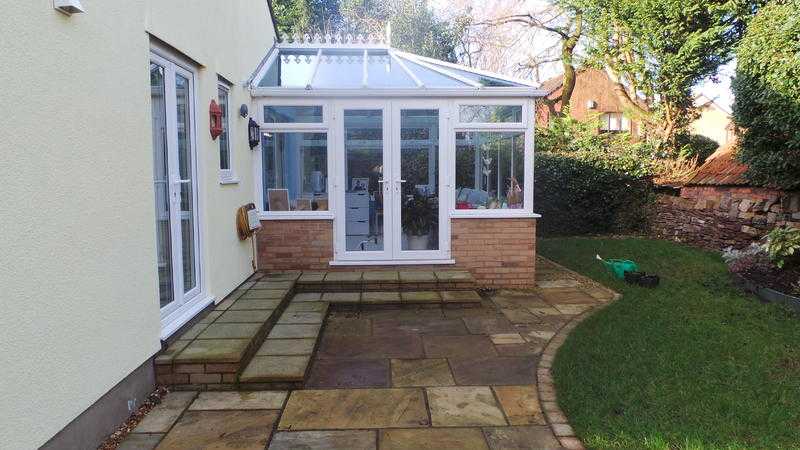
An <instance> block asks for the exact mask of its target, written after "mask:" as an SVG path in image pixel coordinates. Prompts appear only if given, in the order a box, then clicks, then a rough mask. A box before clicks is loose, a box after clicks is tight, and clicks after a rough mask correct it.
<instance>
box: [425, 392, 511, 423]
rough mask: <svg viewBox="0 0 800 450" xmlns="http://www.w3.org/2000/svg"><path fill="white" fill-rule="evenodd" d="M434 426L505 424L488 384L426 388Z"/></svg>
mask: <svg viewBox="0 0 800 450" xmlns="http://www.w3.org/2000/svg"><path fill="white" fill-rule="evenodd" d="M426 391H427V393H428V404H429V406H430V410H431V421H432V425H433V426H434V427H472V426H492V425H506V419H505V418H504V417H503V412H502V411H501V410H500V408H499V406H498V405H497V402H496V401H495V399H494V394H492V391H491V389H489V387H488V386H451V387H432V388H426Z"/></svg>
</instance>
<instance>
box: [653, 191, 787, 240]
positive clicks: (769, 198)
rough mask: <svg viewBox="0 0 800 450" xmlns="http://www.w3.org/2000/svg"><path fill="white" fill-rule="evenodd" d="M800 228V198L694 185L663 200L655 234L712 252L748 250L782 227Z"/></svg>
mask: <svg viewBox="0 0 800 450" xmlns="http://www.w3.org/2000/svg"><path fill="white" fill-rule="evenodd" d="M783 225H789V226H793V227H800V193H797V192H794V193H791V192H782V191H777V190H774V189H764V188H754V187H736V186H732V187H731V186H688V187H684V188H683V189H681V193H680V196H668V195H659V197H658V201H657V202H656V204H655V207H654V211H653V215H652V221H651V233H652V234H653V235H654V236H655V237H658V238H662V239H671V240H675V241H679V242H686V243H688V244H692V245H695V246H699V247H703V248H708V249H712V250H721V249H723V248H726V247H735V248H742V247H746V246H748V245H750V243H751V242H753V241H755V240H757V239H760V238H761V237H762V236H764V235H765V234H766V233H768V232H769V231H770V230H771V229H773V228H775V227H777V226H783Z"/></svg>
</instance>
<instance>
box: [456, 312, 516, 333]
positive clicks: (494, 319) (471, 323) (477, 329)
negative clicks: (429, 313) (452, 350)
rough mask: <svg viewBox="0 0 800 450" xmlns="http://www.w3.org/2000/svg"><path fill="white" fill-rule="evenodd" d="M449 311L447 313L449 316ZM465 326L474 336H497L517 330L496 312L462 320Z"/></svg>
mask: <svg viewBox="0 0 800 450" xmlns="http://www.w3.org/2000/svg"><path fill="white" fill-rule="evenodd" d="M448 312H449V311H445V315H447V313H448ZM462 320H463V321H464V325H466V326H467V329H468V330H469V332H470V333H472V334H497V333H514V332H516V328H514V324H512V323H511V322H510V321H509V320H508V319H506V318H505V316H498V315H497V314H495V313H494V312H493V313H492V314H491V315H480V316H476V317H464V318H462Z"/></svg>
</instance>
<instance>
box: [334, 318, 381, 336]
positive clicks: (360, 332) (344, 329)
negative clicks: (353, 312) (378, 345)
mask: <svg viewBox="0 0 800 450" xmlns="http://www.w3.org/2000/svg"><path fill="white" fill-rule="evenodd" d="M370 334H372V321H370V320H369V319H362V318H359V317H342V316H333V317H328V320H327V321H326V322H325V336H369V335H370Z"/></svg>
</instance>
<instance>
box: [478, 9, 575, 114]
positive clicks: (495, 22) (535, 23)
mask: <svg viewBox="0 0 800 450" xmlns="http://www.w3.org/2000/svg"><path fill="white" fill-rule="evenodd" d="M483 24H485V25H489V26H495V27H496V26H502V25H509V24H522V25H524V26H526V27H529V28H534V29H537V30H541V31H544V32H546V33H550V34H553V35H555V36H556V37H557V38H558V44H557V45H556V47H557V51H556V52H555V54H553V53H554V52H553V48H552V47H551V48H548V49H545V50H544V52H543V53H541V54H539V55H531V57H530V58H529V60H528V61H527V62H526V63H525V64H524V66H525V67H527V68H528V69H529V70H531V71H538V70H539V67H540V66H541V65H543V64H549V63H554V62H560V63H561V66H562V69H563V73H564V75H563V77H564V79H563V81H562V88H561V96H560V97H557V98H552V99H551V98H543V99H541V100H540V101H541V102H542V103H543V104H545V105H546V106H547V108H548V109H549V110H550V114H551V115H553V116H561V115H563V114H564V112H566V111H568V110H569V104H570V100H571V99H572V92H573V91H574V90H575V77H576V73H577V72H576V60H575V52H576V48H577V47H578V44H579V43H580V40H581V37H582V36H583V25H584V24H583V12H582V11H581V10H580V9H578V8H575V7H574V6H573V5H570V4H569V3H561V2H559V1H556V2H554V3H552V4H550V5H548V6H547V7H546V8H544V9H541V10H538V11H536V12H528V13H523V14H509V15H502V16H500V17H497V18H495V19H491V20H488V21H486V22H484V23H483Z"/></svg>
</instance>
